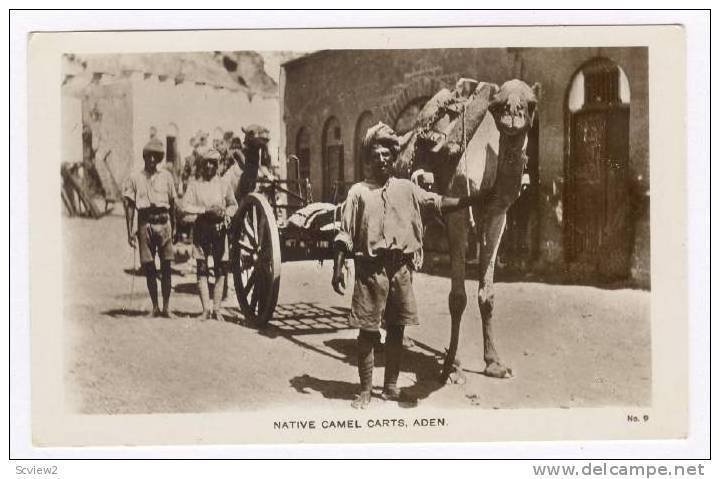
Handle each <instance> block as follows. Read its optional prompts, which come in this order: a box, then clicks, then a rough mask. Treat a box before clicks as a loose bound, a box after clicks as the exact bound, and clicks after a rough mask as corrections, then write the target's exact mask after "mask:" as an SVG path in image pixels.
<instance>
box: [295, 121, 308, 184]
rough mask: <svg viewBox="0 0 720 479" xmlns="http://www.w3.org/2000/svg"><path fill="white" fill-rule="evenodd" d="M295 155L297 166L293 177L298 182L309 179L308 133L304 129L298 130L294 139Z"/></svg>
mask: <svg viewBox="0 0 720 479" xmlns="http://www.w3.org/2000/svg"><path fill="white" fill-rule="evenodd" d="M295 155H297V157H298V165H297V166H296V171H293V175H294V176H296V179H298V180H303V179H305V178H310V132H308V129H307V128H305V127H302V128H300V131H298V134H297V137H296V139H295Z"/></svg>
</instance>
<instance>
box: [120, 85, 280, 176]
mask: <svg viewBox="0 0 720 479" xmlns="http://www.w3.org/2000/svg"><path fill="white" fill-rule="evenodd" d="M131 84H132V92H133V93H132V98H133V117H132V125H133V128H132V129H133V141H132V145H133V147H132V148H133V158H134V161H133V168H135V169H139V168H142V148H143V146H144V145H145V144H146V143H147V141H148V139H149V138H150V129H151V128H155V130H156V131H157V136H158V138H159V139H160V140H162V141H163V142H164V141H165V138H166V137H167V136H175V137H176V144H177V148H178V154H179V155H178V156H179V158H181V159H183V160H184V158H185V157H186V156H187V155H189V154H190V152H191V146H190V139H191V138H192V137H193V135H195V134H196V132H197V131H198V130H204V131H206V132H208V133H209V134H210V138H209V139H210V144H212V140H213V138H219V139H221V138H222V134H223V132H225V131H233V132H234V133H235V134H236V135H237V136H240V137H241V138H242V136H243V135H242V131H241V129H242V127H246V126H248V125H250V124H253V123H256V124H260V125H263V126H265V127H266V128H268V129H269V130H270V135H271V140H270V145H269V148H270V152H271V155H272V157H273V161H274V162H275V163H276V164H278V165H279V164H280V162H279V161H278V152H279V148H278V145H279V138H280V126H279V109H278V101H277V99H275V98H262V97H260V96H255V97H253V99H252V100H250V99H248V96H247V95H246V94H245V93H244V92H233V91H230V90H227V89H221V88H215V87H212V86H208V85H197V84H195V83H180V84H178V85H175V84H174V82H173V81H172V80H166V81H160V80H159V79H158V77H149V78H145V77H144V76H143V75H136V76H134V77H132V79H131ZM282 163H284V162H282Z"/></svg>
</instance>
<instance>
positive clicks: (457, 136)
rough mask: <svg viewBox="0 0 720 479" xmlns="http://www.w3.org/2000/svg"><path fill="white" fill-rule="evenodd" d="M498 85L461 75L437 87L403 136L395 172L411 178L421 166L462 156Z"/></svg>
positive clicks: (457, 158)
mask: <svg viewBox="0 0 720 479" xmlns="http://www.w3.org/2000/svg"><path fill="white" fill-rule="evenodd" d="M496 92H497V86H495V85H493V84H490V83H480V82H478V81H477V80H473V79H469V78H461V79H460V80H458V82H457V83H456V85H455V87H454V88H453V89H452V90H449V89H447V88H443V89H441V90H440V91H438V92H437V93H436V94H435V96H433V97H432V98H431V99H430V100H429V101H428V102H427V103H426V104H425V106H424V107H423V109H422V110H421V111H420V113H418V116H417V118H416V119H415V124H414V126H413V128H412V129H411V130H410V131H409V132H407V133H406V134H405V135H404V136H403V137H402V138H401V140H400V152H399V153H398V157H397V161H396V163H395V169H396V171H395V174H396V175H398V176H400V177H405V178H408V177H410V175H411V173H412V172H413V171H414V170H417V169H418V168H423V167H426V166H429V165H430V164H435V162H436V161H438V160H439V161H447V162H448V163H449V164H448V166H451V165H452V166H454V165H455V164H457V161H458V160H459V159H460V158H461V157H462V155H463V153H464V152H465V149H466V148H467V142H468V141H470V139H471V138H472V137H473V135H474V134H475V132H476V131H477V129H478V127H479V126H480V123H481V122H482V120H483V118H484V117H485V114H486V113H487V111H488V109H489V108H490V106H491V103H492V98H493V95H494V94H495V93H496Z"/></svg>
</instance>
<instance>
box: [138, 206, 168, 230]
mask: <svg viewBox="0 0 720 479" xmlns="http://www.w3.org/2000/svg"><path fill="white" fill-rule="evenodd" d="M169 220H170V211H169V210H168V209H167V208H163V207H159V206H151V207H149V208H141V209H139V210H138V222H139V223H150V224H153V225H164V224H165V223H167V222H168V221H169Z"/></svg>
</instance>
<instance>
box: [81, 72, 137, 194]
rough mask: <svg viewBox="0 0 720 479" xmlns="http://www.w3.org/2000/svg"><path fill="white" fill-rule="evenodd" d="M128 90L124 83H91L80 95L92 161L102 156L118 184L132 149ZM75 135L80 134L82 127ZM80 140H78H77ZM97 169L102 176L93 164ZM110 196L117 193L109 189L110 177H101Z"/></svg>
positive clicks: (128, 169)
mask: <svg viewBox="0 0 720 479" xmlns="http://www.w3.org/2000/svg"><path fill="white" fill-rule="evenodd" d="M132 109H133V104H132V94H131V89H130V85H129V84H128V83H124V82H121V83H112V84H107V85H103V84H91V85H89V86H88V87H87V88H86V89H85V91H84V94H83V96H82V117H83V124H84V125H86V126H88V127H89V128H90V130H91V131H92V147H93V149H94V150H95V151H96V153H95V159H96V163H97V162H101V161H102V160H103V159H105V164H107V166H108V167H109V170H110V172H111V173H112V177H113V178H114V179H115V181H116V182H117V184H118V185H122V181H124V179H125V178H127V176H128V175H129V174H130V172H131V170H132V165H133V163H132V162H133V151H132V134H133V132H132V115H133V112H132ZM77 135H78V136H80V137H82V136H81V135H82V128H81V129H80V132H77ZM81 141H82V140H81ZM80 160H82V158H68V160H67V161H80ZM97 169H98V173H99V174H100V175H101V178H103V179H104V180H106V179H107V175H106V171H105V170H104V169H103V166H102V165H97ZM104 184H105V186H106V189H109V191H108V192H107V193H108V194H110V195H111V196H115V195H117V196H119V191H112V190H111V189H110V188H109V187H110V185H111V184H112V183H111V181H104Z"/></svg>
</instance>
